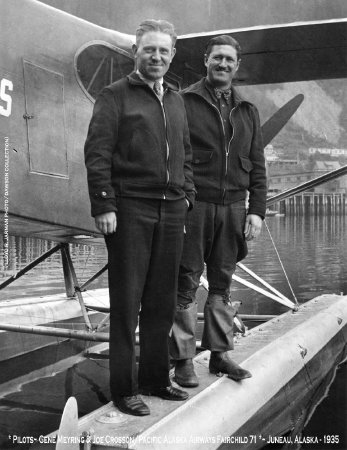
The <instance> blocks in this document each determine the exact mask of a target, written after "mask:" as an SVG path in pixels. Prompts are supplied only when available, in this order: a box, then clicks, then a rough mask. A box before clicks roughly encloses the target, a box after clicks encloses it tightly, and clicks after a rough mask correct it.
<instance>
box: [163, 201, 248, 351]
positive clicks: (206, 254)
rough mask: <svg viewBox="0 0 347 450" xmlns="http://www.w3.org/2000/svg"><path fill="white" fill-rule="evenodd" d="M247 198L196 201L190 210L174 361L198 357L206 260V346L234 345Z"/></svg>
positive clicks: (173, 340) (214, 348)
mask: <svg viewBox="0 0 347 450" xmlns="http://www.w3.org/2000/svg"><path fill="white" fill-rule="evenodd" d="M245 219H246V208H245V202H244V200H242V201H238V202H235V203H231V204H228V205H219V204H214V203H207V202H201V201H196V202H195V205H194V209H193V210H192V211H191V212H189V213H188V216H187V221H186V230H187V233H186V235H185V239H184V247H183V254H182V260H181V265H180V272H179V281H178V300H177V313H176V318H175V323H174V326H173V332H172V338H171V342H170V353H171V356H172V358H174V359H187V358H192V357H193V356H194V355H195V347H196V345H195V340H196V336H195V328H196V311H197V308H196V291H197V289H198V287H199V284H200V277H201V275H202V273H203V271H204V267H205V266H204V264H205V263H206V276H207V281H208V284H209V294H208V298H207V301H206V304H205V309H204V316H205V323H204V331H203V336H202V346H203V347H204V348H206V349H209V350H211V351H227V350H231V349H232V348H233V317H234V313H235V310H234V308H233V307H232V303H231V301H230V286H231V281H232V275H233V273H234V271H235V268H236V263H237V262H238V261H241V260H242V259H243V258H245V256H246V255H247V243H246V241H245V237H244V232H243V230H244V225H245Z"/></svg>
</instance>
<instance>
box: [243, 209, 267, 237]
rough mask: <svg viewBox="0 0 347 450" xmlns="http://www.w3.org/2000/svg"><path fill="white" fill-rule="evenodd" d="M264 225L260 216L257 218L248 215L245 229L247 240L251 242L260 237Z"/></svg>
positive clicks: (253, 215)
mask: <svg viewBox="0 0 347 450" xmlns="http://www.w3.org/2000/svg"><path fill="white" fill-rule="evenodd" d="M262 225H263V221H262V218H261V217H260V216H257V215H256V214H248V215H247V217H246V224H245V229H244V232H245V238H246V240H247V241H251V240H252V239H254V238H256V237H257V236H259V234H260V231H261V227H262Z"/></svg>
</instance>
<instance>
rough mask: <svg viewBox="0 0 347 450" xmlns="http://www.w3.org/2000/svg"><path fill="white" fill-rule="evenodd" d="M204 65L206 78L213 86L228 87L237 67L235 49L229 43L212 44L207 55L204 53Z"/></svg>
mask: <svg viewBox="0 0 347 450" xmlns="http://www.w3.org/2000/svg"><path fill="white" fill-rule="evenodd" d="M205 66H206V67H207V79H208V80H209V81H210V83H211V84H212V85H213V86H215V87H218V88H220V89H227V88H229V87H230V85H231V81H232V79H233V78H234V76H235V74H236V72H237V69H238V68H239V60H238V58H237V52H236V49H235V48H234V47H232V46H231V45H214V46H213V47H212V49H211V53H210V54H209V56H206V55H205Z"/></svg>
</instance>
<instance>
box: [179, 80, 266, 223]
mask: <svg viewBox="0 0 347 450" xmlns="http://www.w3.org/2000/svg"><path fill="white" fill-rule="evenodd" d="M232 90H233V98H234V107H233V108H232V111H231V113H230V115H229V120H230V123H231V126H232V137H231V139H230V141H229V142H227V139H226V136H225V132H224V128H223V121H222V117H221V115H220V112H219V110H218V108H217V107H216V106H215V105H214V104H213V103H212V101H211V97H210V94H209V93H208V91H207V88H206V87H205V78H203V79H202V80H200V81H198V82H197V83H195V84H193V85H191V86H189V87H188V88H187V89H185V90H183V91H182V92H181V95H182V96H183V99H184V103H185V106H186V110H187V116H188V124H189V130H190V141H191V145H192V147H193V172H194V182H195V186H196V189H197V196H196V199H197V200H200V201H206V202H211V203H217V204H228V203H232V202H234V201H238V200H242V199H245V197H246V194H247V190H248V191H249V193H250V196H249V210H248V213H249V214H257V215H259V216H260V217H264V216H265V209H266V170H265V158H264V148H263V141H262V135H261V129H260V123H259V114H258V111H257V109H256V107H255V106H254V105H253V104H251V103H249V102H248V101H245V100H243V99H242V98H241V97H240V96H239V94H238V93H237V91H236V90H235V89H234V88H233V89H232Z"/></svg>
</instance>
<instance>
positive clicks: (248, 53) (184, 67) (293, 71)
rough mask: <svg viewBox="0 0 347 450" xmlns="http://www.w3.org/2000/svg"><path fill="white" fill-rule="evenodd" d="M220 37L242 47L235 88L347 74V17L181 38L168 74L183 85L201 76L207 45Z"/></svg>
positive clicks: (340, 76) (203, 69)
mask: <svg viewBox="0 0 347 450" xmlns="http://www.w3.org/2000/svg"><path fill="white" fill-rule="evenodd" d="M219 34H228V35H232V36H233V37H235V39H237V40H238V41H239V43H240V45H241V48H242V64H241V66H240V69H239V71H238V74H237V78H235V80H234V81H235V84H240V85H249V84H268V83H284V82H293V81H307V80H319V79H330V78H345V77H346V76H347V51H346V50H347V48H346V47H347V19H336V20H329V21H320V22H307V23H293V24H286V25H278V26H269V27H255V28H247V29H236V30H220V31H216V32H213V33H198V34H191V35H186V36H180V38H179V39H178V41H177V44H176V47H177V54H176V56H175V58H174V60H173V63H172V65H171V72H172V73H174V74H175V75H176V76H178V77H180V78H181V80H182V78H183V83H182V84H183V85H186V84H189V83H191V82H192V81H194V80H195V81H196V80H198V79H199V78H201V76H202V75H204V74H205V72H206V69H205V67H204V62H203V54H204V53H205V47H206V44H207V42H208V41H209V39H211V38H212V37H213V36H216V35H219ZM182 74H183V76H182Z"/></svg>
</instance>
